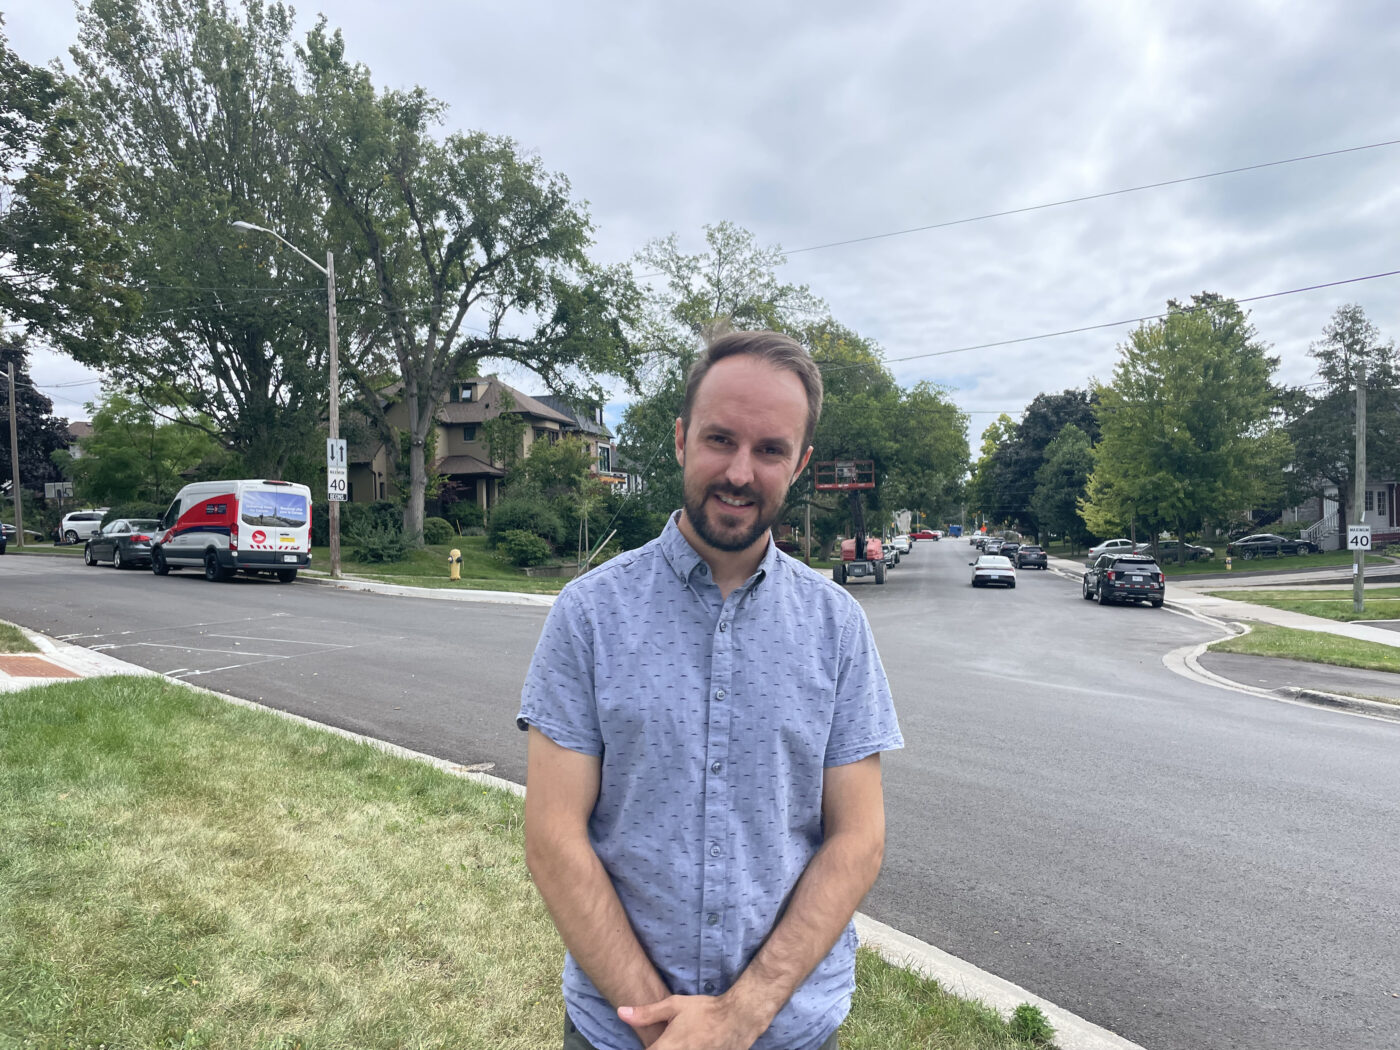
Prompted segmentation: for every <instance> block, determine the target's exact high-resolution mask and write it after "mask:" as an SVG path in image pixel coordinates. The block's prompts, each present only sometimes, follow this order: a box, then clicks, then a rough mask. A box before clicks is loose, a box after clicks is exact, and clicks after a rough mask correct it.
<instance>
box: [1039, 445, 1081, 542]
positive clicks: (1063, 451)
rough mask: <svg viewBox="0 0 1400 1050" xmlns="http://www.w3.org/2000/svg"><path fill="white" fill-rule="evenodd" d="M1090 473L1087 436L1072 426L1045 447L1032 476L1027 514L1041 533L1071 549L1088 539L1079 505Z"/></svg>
mask: <svg viewBox="0 0 1400 1050" xmlns="http://www.w3.org/2000/svg"><path fill="white" fill-rule="evenodd" d="M1093 469H1094V451H1093V447H1092V446H1091V445H1090V443H1089V435H1088V434H1086V433H1084V431H1082V430H1080V429H1079V427H1078V426H1077V425H1076V424H1074V423H1067V424H1065V426H1064V428H1063V429H1061V430H1060V432H1059V433H1058V434H1056V435H1055V437H1054V439H1053V440H1052V441H1051V442H1050V444H1048V445H1047V446H1045V456H1044V461H1043V462H1042V463H1041V465H1040V469H1039V470H1037V471H1036V474H1035V494H1034V495H1033V496H1032V497H1031V512H1032V513H1033V514H1034V515H1035V518H1036V521H1037V522H1039V524H1040V527H1041V529H1044V530H1046V531H1048V532H1050V533H1052V534H1054V535H1056V536H1063V537H1064V538H1065V539H1067V540H1068V541H1069V542H1070V543H1071V544H1073V545H1074V546H1075V547H1078V546H1079V544H1081V543H1083V542H1084V541H1085V540H1087V539H1088V538H1089V529H1088V527H1087V526H1086V525H1085V524H1084V518H1083V517H1082V516H1081V515H1080V513H1079V502H1080V500H1082V499H1083V498H1084V497H1085V495H1086V491H1087V486H1088V482H1089V475H1090V474H1091V473H1092V471H1093Z"/></svg>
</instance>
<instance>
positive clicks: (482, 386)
mask: <svg viewBox="0 0 1400 1050" xmlns="http://www.w3.org/2000/svg"><path fill="white" fill-rule="evenodd" d="M462 383H463V384H464V385H465V384H467V383H475V384H476V396H475V397H473V398H472V399H471V400H470V401H449V402H448V403H447V404H445V405H443V406H442V407H441V408H439V409H438V413H437V418H438V421H439V422H440V423H485V422H486V421H487V420H488V419H493V418H495V417H496V416H498V415H500V414H501V408H500V404H501V391H502V390H504V391H506V392H507V393H509V394H510V396H511V400H513V401H514V402H515V408H514V409H512V411H514V412H516V413H518V414H520V415H527V416H537V417H539V418H541V419H546V420H549V421H550V422H552V423H558V424H559V425H560V426H568V427H576V426H577V425H578V424H577V423H575V422H574V421H573V420H572V419H571V418H569V417H568V416H566V415H565V414H564V413H563V412H559V411H557V410H555V409H553V408H550V407H549V406H548V405H546V404H544V403H543V402H542V401H538V400H536V399H535V398H533V397H531V396H530V395H529V394H522V393H521V392H520V391H519V390H516V389H515V388H514V387H512V386H508V385H506V384H505V383H502V382H501V381H500V380H499V379H486V378H477V379H464V380H462Z"/></svg>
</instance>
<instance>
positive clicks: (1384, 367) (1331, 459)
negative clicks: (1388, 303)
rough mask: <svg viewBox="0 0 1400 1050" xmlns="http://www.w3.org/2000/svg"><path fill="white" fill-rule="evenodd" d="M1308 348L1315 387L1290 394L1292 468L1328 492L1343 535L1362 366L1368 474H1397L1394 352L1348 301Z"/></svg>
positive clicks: (1399, 392) (1399, 397)
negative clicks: (1316, 382) (1314, 372)
mask: <svg viewBox="0 0 1400 1050" xmlns="http://www.w3.org/2000/svg"><path fill="white" fill-rule="evenodd" d="M1308 354H1309V356H1311V357H1312V358H1313V360H1314V361H1316V362H1317V377H1318V380H1319V385H1318V386H1317V387H1314V388H1307V387H1304V388H1302V389H1298V390H1293V391H1290V392H1289V395H1290V396H1289V399H1288V404H1289V406H1290V410H1291V411H1290V415H1291V418H1290V421H1289V424H1288V432H1289V434H1290V436H1291V437H1292V439H1293V447H1294V471H1293V474H1294V476H1295V477H1296V478H1297V479H1298V480H1299V481H1300V482H1301V483H1302V484H1303V486H1305V488H1306V490H1307V491H1309V492H1310V493H1315V494H1317V495H1335V498H1336V500H1337V503H1338V510H1339V513H1338V518H1339V521H1338V526H1339V528H1338V531H1339V534H1341V535H1343V536H1344V535H1345V534H1346V525H1347V523H1348V522H1349V521H1354V520H1356V519H1357V513H1356V508H1355V507H1354V506H1352V497H1353V486H1354V484H1355V479H1356V437H1355V435H1356V386H1357V381H1358V379H1359V377H1360V375H1361V374H1362V370H1363V369H1364V372H1365V376H1366V472H1367V475H1368V476H1369V477H1371V478H1373V479H1378V480H1394V479H1395V478H1397V477H1400V355H1397V352H1396V348H1395V343H1394V342H1393V341H1392V340H1383V339H1382V338H1381V333H1380V330H1379V329H1378V328H1377V327H1376V326H1375V325H1374V324H1372V323H1371V321H1370V320H1369V319H1368V318H1367V317H1366V313H1365V311H1364V310H1363V309H1362V308H1361V307H1360V306H1358V305H1355V304H1352V305H1349V306H1342V307H1339V308H1338V309H1337V312H1336V313H1334V314H1333V315H1332V319H1331V320H1330V321H1329V322H1328V323H1327V325H1326V327H1325V328H1323V330H1322V338H1321V339H1320V340H1319V341H1317V342H1315V343H1313V344H1312V346H1311V347H1310V348H1309V350H1308ZM1329 486H1331V487H1333V488H1335V494H1333V493H1331V492H1328V487H1329Z"/></svg>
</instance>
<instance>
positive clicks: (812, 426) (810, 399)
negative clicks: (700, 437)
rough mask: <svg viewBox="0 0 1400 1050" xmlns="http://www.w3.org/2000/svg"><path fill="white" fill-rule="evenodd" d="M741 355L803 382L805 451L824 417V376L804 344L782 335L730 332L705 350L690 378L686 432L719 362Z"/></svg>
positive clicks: (684, 407)
mask: <svg viewBox="0 0 1400 1050" xmlns="http://www.w3.org/2000/svg"><path fill="white" fill-rule="evenodd" d="M740 354H748V355H750V356H751V357H756V358H758V359H759V360H760V361H767V362H768V363H769V364H770V365H772V366H773V367H774V368H777V369H780V370H781V371H784V372H791V373H792V374H793V375H795V376H796V377H797V378H798V379H799V380H801V381H802V389H803V390H804V391H806V393H807V427H806V431H805V433H804V434H803V437H802V448H803V449H805V448H807V446H808V445H810V444H811V443H812V435H813V434H815V433H816V431H817V420H818V419H819V418H821V414H822V374H821V371H820V370H819V369H818V368H817V363H816V362H815V361H813V360H812V355H811V354H809V353H808V352H807V351H806V350H805V349H804V348H803V346H802V344H801V343H799V342H798V341H797V340H796V339H794V338H792V336H788V335H783V333H782V332H767V331H759V332H730V333H729V334H728V335H725V336H721V337H720V338H719V339H716V340H715V341H714V342H713V343H711V344H710V345H709V346H708V347H706V348H705V352H704V353H703V354H701V355H700V357H699V359H698V360H697V361H696V362H695V364H693V365H692V366H691V368H690V375H688V376H687V377H686V381H685V402H684V404H683V405H682V406H681V427H682V428H683V430H684V432H685V433H689V432H690V410H691V409H692V408H693V407H694V405H695V395H696V393H697V392H698V391H699V389H700V383H701V381H702V380H704V378H705V376H706V375H707V374H708V373H709V371H710V369H711V368H712V367H714V365H715V363H716V362H717V361H723V360H724V359H725V358H726V357H737V356H739V355H740Z"/></svg>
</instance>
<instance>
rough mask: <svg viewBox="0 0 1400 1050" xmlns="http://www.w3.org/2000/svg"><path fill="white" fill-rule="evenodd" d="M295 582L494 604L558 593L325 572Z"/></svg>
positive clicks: (542, 599) (542, 600)
mask: <svg viewBox="0 0 1400 1050" xmlns="http://www.w3.org/2000/svg"><path fill="white" fill-rule="evenodd" d="M297 580H298V582H302V583H312V584H315V585H316V586H318V587H335V588H338V589H339V590H342V591H359V592H362V593H363V592H372V593H374V594H390V595H396V596H397V597H400V598H436V599H437V600H438V601H448V602H485V603H487V604H492V603H494V604H496V605H535V606H545V607H547V606H551V605H553V604H554V601H555V599H556V598H557V597H558V596H557V595H553V594H525V593H524V592H521V591H467V590H458V591H454V590H448V589H446V588H443V587H410V586H408V585H407V584H398V583H378V582H376V581H372V580H351V579H346V578H345V577H343V576H342V577H341V578H340V579H338V580H332V579H330V578H329V577H327V576H307V575H306V574H305V573H302V574H300V575H298V576H297Z"/></svg>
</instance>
